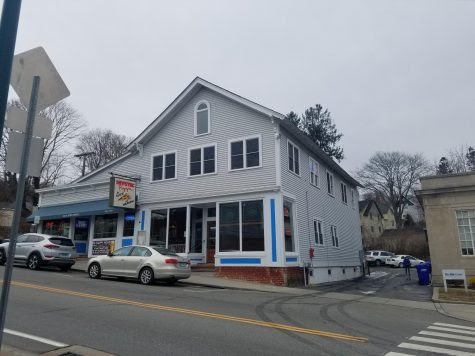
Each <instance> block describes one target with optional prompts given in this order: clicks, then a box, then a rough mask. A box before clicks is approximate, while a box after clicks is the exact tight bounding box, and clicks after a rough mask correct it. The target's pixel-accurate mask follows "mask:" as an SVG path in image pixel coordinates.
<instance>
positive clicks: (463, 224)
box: [456, 209, 475, 256]
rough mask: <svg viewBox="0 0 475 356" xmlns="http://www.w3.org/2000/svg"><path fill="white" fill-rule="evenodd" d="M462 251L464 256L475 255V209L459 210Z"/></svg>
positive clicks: (458, 221)
mask: <svg viewBox="0 0 475 356" xmlns="http://www.w3.org/2000/svg"><path fill="white" fill-rule="evenodd" d="M456 217H457V226H458V230H459V240H460V249H461V252H462V255H463V256H473V255H475V209H467V210H457V212H456Z"/></svg>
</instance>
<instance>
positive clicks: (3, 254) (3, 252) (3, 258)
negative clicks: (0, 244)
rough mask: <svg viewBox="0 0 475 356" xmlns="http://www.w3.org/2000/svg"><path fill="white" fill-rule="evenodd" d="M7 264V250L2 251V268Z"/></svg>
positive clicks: (0, 253) (0, 260)
mask: <svg viewBox="0 0 475 356" xmlns="http://www.w3.org/2000/svg"><path fill="white" fill-rule="evenodd" d="M5 262H7V255H6V254H5V250H3V249H2V250H0V266H3V265H4V264H5Z"/></svg>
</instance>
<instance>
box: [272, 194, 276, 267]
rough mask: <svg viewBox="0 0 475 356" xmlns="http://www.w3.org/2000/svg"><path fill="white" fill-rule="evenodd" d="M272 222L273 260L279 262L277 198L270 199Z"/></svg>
mask: <svg viewBox="0 0 475 356" xmlns="http://www.w3.org/2000/svg"><path fill="white" fill-rule="evenodd" d="M270 224H271V231H272V262H277V241H276V240H277V234H276V231H275V199H271V200H270Z"/></svg>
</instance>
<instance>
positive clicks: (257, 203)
mask: <svg viewBox="0 0 475 356" xmlns="http://www.w3.org/2000/svg"><path fill="white" fill-rule="evenodd" d="M241 204H242V229H241V230H242V250H243V251H264V214H263V206H262V200H253V201H243V202H242V203H241Z"/></svg>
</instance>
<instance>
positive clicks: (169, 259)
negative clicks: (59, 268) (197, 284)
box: [87, 246, 191, 284]
mask: <svg viewBox="0 0 475 356" xmlns="http://www.w3.org/2000/svg"><path fill="white" fill-rule="evenodd" d="M87 271H88V274H89V277H91V278H100V277H101V276H114V277H119V278H136V279H137V278H138V280H139V281H140V283H142V284H152V283H153V282H154V281H155V280H163V281H166V282H167V283H169V284H173V283H175V282H176V281H177V280H179V279H186V278H189V277H190V275H191V269H190V261H189V260H188V259H186V258H183V257H180V256H178V255H177V254H175V253H173V252H172V251H170V250H167V249H166V248H163V247H156V246H127V247H122V248H120V249H118V250H116V251H114V252H112V253H109V254H108V255H104V256H98V257H95V258H92V259H91V260H90V261H89V263H88V267H87Z"/></svg>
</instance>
